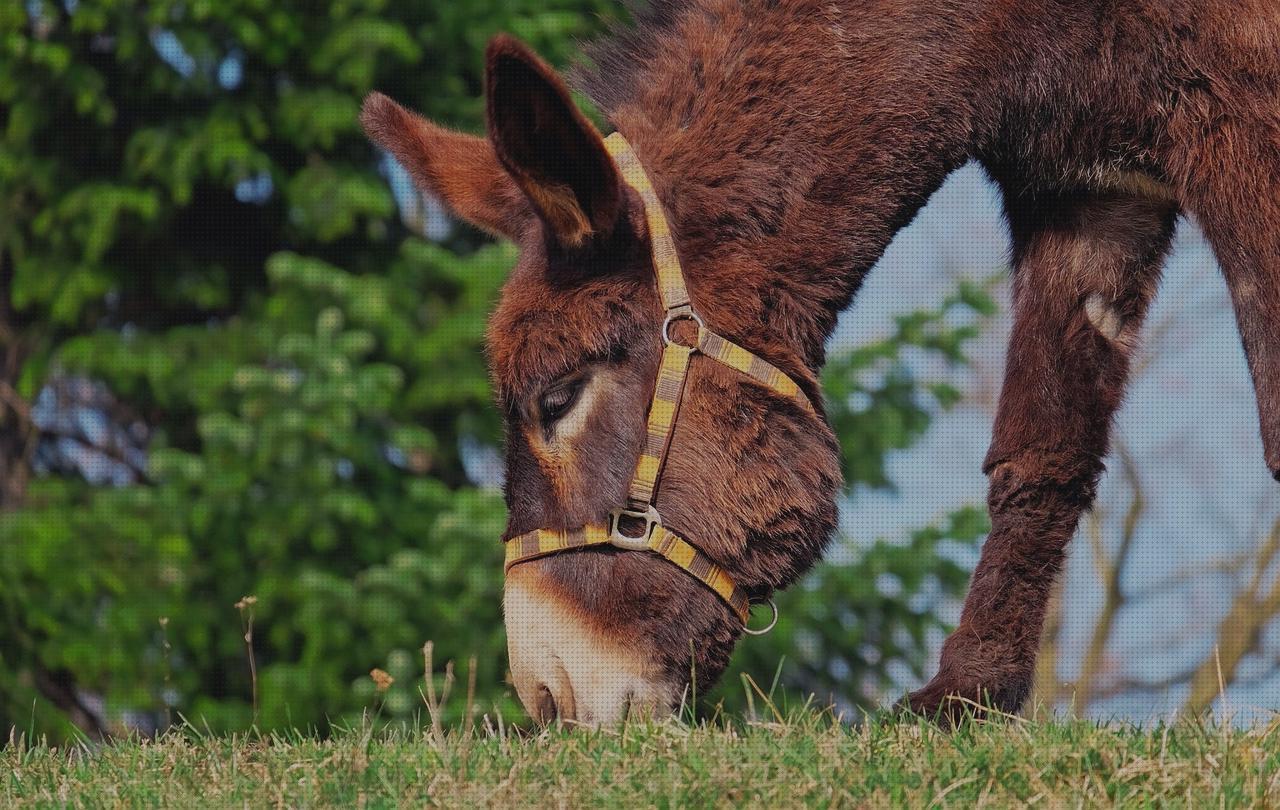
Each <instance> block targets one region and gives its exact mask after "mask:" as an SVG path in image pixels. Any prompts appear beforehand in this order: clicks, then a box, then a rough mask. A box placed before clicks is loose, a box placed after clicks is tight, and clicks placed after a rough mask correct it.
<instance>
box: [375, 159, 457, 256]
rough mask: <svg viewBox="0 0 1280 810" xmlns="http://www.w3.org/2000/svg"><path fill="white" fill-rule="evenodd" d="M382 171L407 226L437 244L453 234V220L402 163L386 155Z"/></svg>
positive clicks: (380, 165) (382, 163) (379, 165)
mask: <svg viewBox="0 0 1280 810" xmlns="http://www.w3.org/2000/svg"><path fill="white" fill-rule="evenodd" d="M378 169H379V170H380V171H381V172H382V176H383V177H385V178H386V180H387V184H388V185H389V186H390V187H391V195H392V196H393V197H394V198H395V201H396V206H397V207H398V208H399V209H400V218H401V219H402V220H403V221H404V223H405V225H407V226H408V227H410V228H412V229H413V230H415V231H418V232H419V233H421V234H422V235H423V236H425V237H426V238H428V239H430V240H432V241H433V242H440V241H442V240H444V239H447V238H448V237H449V234H451V233H453V220H452V219H451V218H450V217H449V214H448V212H447V211H446V210H445V208H444V206H443V205H441V204H440V201H439V200H437V199H436V198H435V197H433V196H432V195H430V194H424V193H422V192H421V191H419V190H418V188H417V186H415V185H414V184H413V180H412V178H410V177H409V172H407V171H405V168H404V167H403V166H401V165H400V163H399V161H397V160H396V159H395V158H393V157H392V156H391V155H390V154H388V153H386V152H383V153H382V160H381V161H379V163H378Z"/></svg>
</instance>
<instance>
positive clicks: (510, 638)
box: [503, 563, 672, 726]
mask: <svg viewBox="0 0 1280 810" xmlns="http://www.w3.org/2000/svg"><path fill="white" fill-rule="evenodd" d="M503 613H504V616H505V618H506V625H507V653H508V657H509V660H510V664H511V677H512V681H513V682H514V684H515V687H516V692H517V693H518V694H519V696H520V701H521V702H522V703H523V704H524V706H525V709H526V711H528V712H529V714H530V715H531V716H533V717H534V719H536V720H538V721H539V722H543V723H546V722H550V721H551V720H555V719H559V720H562V721H565V722H571V723H577V724H581V725H589V726H598V725H601V724H607V723H614V722H617V721H619V720H622V719H624V718H625V717H627V716H629V715H630V716H635V715H637V714H645V715H661V714H668V713H670V712H671V711H672V700H671V698H670V695H669V693H670V691H671V688H670V687H669V686H668V685H667V684H665V683H664V682H663V680H662V678H661V673H660V672H658V671H657V670H656V668H655V666H654V656H651V655H647V654H646V652H645V650H644V649H643V648H642V646H643V645H641V644H635V643H628V642H627V641H626V640H624V639H621V638H618V637H616V636H615V635H614V634H612V633H609V632H608V631H606V630H603V629H601V628H599V627H597V626H596V624H595V623H594V622H593V620H592V618H591V617H590V616H587V615H585V614H583V613H582V611H580V610H578V609H576V608H575V607H574V606H573V605H571V604H570V603H568V602H567V601H566V600H565V599H564V598H563V597H561V596H559V595H558V594H557V593H556V592H555V589H554V588H553V587H551V586H550V585H549V583H548V582H547V580H546V578H545V577H543V576H542V575H541V573H540V572H539V571H538V568H537V565H536V563H535V564H530V565H522V566H517V567H515V568H513V569H511V571H510V572H509V573H508V575H507V582H506V587H505V591H504V595H503Z"/></svg>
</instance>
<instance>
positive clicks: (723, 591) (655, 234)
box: [504, 132, 814, 632]
mask: <svg viewBox="0 0 1280 810" xmlns="http://www.w3.org/2000/svg"><path fill="white" fill-rule="evenodd" d="M605 147H606V148H607V149H608V151H609V154H610V155H611V156H612V157H613V160H614V163H615V164H616V165H617V167H618V170H619V172H620V173H621V174H622V177H623V179H624V180H625V181H626V183H627V185H629V186H631V187H632V188H633V189H635V190H636V193H638V194H639V195H640V199H641V200H642V201H643V202H644V213H645V219H646V221H647V222H648V225H649V241H650V243H651V251H652V255H653V268H654V270H655V271H656V273H657V276H658V294H659V296H660V298H661V300H662V306H663V308H664V309H665V311H666V312H665V316H664V318H663V321H662V342H663V349H662V362H661V364H660V365H659V367H658V381H657V384H656V385H655V386H654V391H653V402H652V403H651V404H650V406H649V416H648V430H647V436H646V437H645V445H644V449H643V450H642V451H641V452H640V460H639V462H638V463H637V464H636V471H635V474H634V476H633V477H632V479H631V487H630V489H629V490H628V492H627V502H626V505H625V506H623V507H621V508H619V509H615V510H613V511H612V512H610V513H609V522H608V525H605V526H601V525H598V524H589V525H587V526H583V527H582V528H580V529H572V530H567V531H558V530H552V529H534V530H533V531H531V532H526V533H524V534H522V535H518V536H516V537H512V538H511V539H510V540H508V541H507V559H506V566H505V568H504V570H505V571H510V570H511V567H512V566H514V565H518V564H520V563H522V562H527V561H529V560H533V559H537V558H538V557H545V556H547V555H548V554H555V553H558V552H562V551H575V550H578V549H583V548H590V547H591V546H603V545H612V546H614V547H616V548H620V549H625V550H627V551H650V552H653V553H655V554H657V555H659V556H661V557H663V558H665V559H666V560H668V561H670V562H672V563H674V564H675V565H677V566H679V567H680V568H681V569H683V570H684V571H686V572H688V573H689V574H690V575H691V576H692V577H694V578H695V579H697V580H698V581H699V582H701V583H702V584H704V585H706V586H707V587H708V588H710V589H711V590H712V591H714V592H715V593H716V595H717V596H719V597H720V598H721V599H723V600H724V601H725V603H726V604H728V605H729V607H730V608H731V609H732V610H733V612H734V614H736V615H737V616H738V618H739V619H741V620H742V623H743V625H744V627H745V625H746V623H747V619H748V617H749V616H750V609H751V605H750V603H749V601H748V599H747V595H746V594H745V593H743V592H742V590H741V589H740V588H738V586H737V585H735V584H734V582H733V579H732V578H730V576H729V575H728V574H727V573H725V571H724V569H723V568H721V567H720V566H718V565H716V564H715V563H714V562H712V561H711V559H710V558H709V557H707V556H706V555H705V554H703V553H702V552H701V551H699V550H698V549H697V548H695V547H694V546H693V545H691V544H690V543H689V542H688V541H686V540H685V539H684V538H682V537H680V536H679V535H677V534H676V533H675V532H673V531H671V530H670V529H668V528H667V527H666V526H664V525H663V523H662V516H661V515H659V514H658V509H657V507H656V506H655V505H654V504H655V501H656V493H657V488H658V477H659V476H660V475H661V473H662V467H663V463H664V462H665V460H666V457H667V452H668V450H669V449H670V446H671V434H672V433H673V431H674V428H675V423H676V418H677V415H678V413H679V410H680V399H681V396H682V395H683V393H684V382H685V378H686V377H687V376H688V371H689V359H690V357H692V356H693V355H695V354H699V355H703V356H705V357H709V358H711V359H712V360H715V361H717V362H720V363H723V364H725V365H726V366H729V367H730V368H732V369H734V370H736V371H739V372H741V373H742V374H745V375H747V376H748V377H751V378H752V379H753V380H755V381H756V382H757V383H759V384H761V385H763V386H765V387H766V388H769V389H770V390H772V391H774V392H776V393H778V394H781V395H783V396H785V397H789V398H792V399H795V400H796V401H797V402H799V403H800V404H801V405H802V406H803V407H804V408H806V409H808V410H810V411H812V410H814V408H813V404H812V403H811V402H810V401H809V398H808V397H807V396H806V395H805V393H804V392H803V391H802V390H801V389H800V386H798V385H796V383H795V381H794V380H792V379H791V378H790V377H788V376H787V375H786V374H784V373H783V372H782V371H780V370H779V369H778V368H776V367H775V366H773V365H772V364H770V363H768V362H766V361H765V360H763V359H761V358H759V357H757V356H756V355H754V354H752V353H751V352H749V351H747V350H746V349H744V348H742V347H741V346H738V345H736V344H734V343H732V342H730V341H729V340H726V339H725V338H723V337H721V336H719V335H717V334H716V333H714V332H712V331H710V330H709V329H707V327H706V326H705V325H704V324H703V322H702V318H700V317H698V314H697V313H696V312H694V310H693V306H692V304H691V303H690V301H689V290H688V288H687V287H686V286H685V283H684V273H683V272H682V271H681V269H680V259H679V257H678V256H677V255H676V247H675V243H674V242H672V240H671V229H670V227H669V226H668V224H667V218H666V216H664V215H663V213H662V204H661V203H660V202H659V201H658V196H657V194H655V193H654V191H653V186H652V185H651V184H650V183H649V178H648V176H647V175H646V174H645V172H644V168H643V167H642V166H641V165H640V161H639V159H638V158H637V157H636V154H635V152H634V151H633V150H632V149H631V145H630V144H628V143H627V141H626V139H625V138H623V137H622V135H621V134H620V133H617V132H615V133H613V134H612V135H610V136H609V137H608V138H606V139H605ZM680 320H690V321H693V322H694V323H696V324H697V326H698V338H697V343H696V344H695V345H693V346H684V345H681V344H679V343H675V342H674V341H672V339H671V324H672V323H674V322H675V321H680ZM624 518H625V519H631V520H638V521H641V522H643V524H644V528H643V530H642V531H641V532H640V533H639V534H635V535H630V534H624V533H623V530H622V526H621V525H620V523H621V521H622V520H623V519H624ZM774 620H775V621H776V620H777V610H776V608H775V610H774ZM769 626H770V627H772V626H773V625H772V624H770V625H769ZM765 630H766V631H767V630H768V628H765ZM747 632H754V631H750V630H748V631H747ZM760 632H764V631H760Z"/></svg>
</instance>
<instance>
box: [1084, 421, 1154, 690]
mask: <svg viewBox="0 0 1280 810" xmlns="http://www.w3.org/2000/svg"><path fill="white" fill-rule="evenodd" d="M1115 452H1116V456H1117V457H1118V458H1119V459H1120V469H1121V471H1122V472H1123V474H1124V477H1125V480H1127V481H1128V482H1129V487H1130V489H1131V491H1132V492H1133V500H1132V501H1130V503H1129V510H1128V511H1127V512H1126V513H1125V516H1124V528H1123V530H1122V533H1121V535H1120V547H1119V548H1118V549H1117V550H1116V555H1115V557H1114V558H1112V559H1107V553H1106V549H1104V548H1103V547H1102V536H1101V535H1102V532H1101V529H1100V527H1099V525H1098V522H1097V521H1092V522H1091V523H1092V526H1091V528H1092V529H1093V531H1092V532H1091V538H1092V539H1093V549H1094V559H1095V562H1096V563H1097V565H1098V566H1099V572H1100V576H1101V578H1102V584H1103V588H1104V594H1105V595H1104V597H1103V598H1104V601H1103V604H1102V612H1101V613H1099V614H1098V621H1097V622H1096V623H1095V624H1094V627H1093V635H1092V637H1091V638H1090V639H1089V647H1088V651H1087V652H1086V653H1085V656H1084V660H1083V662H1082V663H1081V665H1080V674H1079V676H1078V677H1077V678H1076V705H1077V707H1078V710H1079V711H1084V710H1085V709H1086V708H1088V706H1089V703H1090V702H1091V701H1092V700H1093V681H1094V679H1095V678H1096V677H1097V674H1098V670H1100V669H1101V668H1102V659H1103V656H1104V655H1105V654H1106V650H1107V642H1108V641H1109V640H1110V639H1111V633H1112V631H1113V630H1114V629H1115V623H1116V616H1117V615H1118V614H1119V613H1120V610H1121V608H1123V607H1124V606H1125V604H1126V603H1127V602H1128V599H1127V598H1126V597H1125V594H1124V589H1123V587H1122V586H1121V579H1122V577H1123V575H1124V569H1125V566H1126V565H1128V563H1129V553H1130V551H1131V550H1132V548H1133V539H1134V536H1135V535H1137V533H1138V522H1139V521H1140V520H1141V519H1142V513H1143V512H1144V511H1146V508H1147V500H1146V496H1145V495H1144V494H1143V491H1142V479H1141V478H1139V476H1138V467H1137V465H1136V464H1135V463H1134V461H1133V456H1132V455H1131V454H1130V453H1129V450H1128V448H1127V447H1125V446H1124V445H1123V444H1119V443H1117V445H1116V450H1115Z"/></svg>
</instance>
